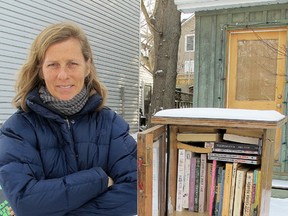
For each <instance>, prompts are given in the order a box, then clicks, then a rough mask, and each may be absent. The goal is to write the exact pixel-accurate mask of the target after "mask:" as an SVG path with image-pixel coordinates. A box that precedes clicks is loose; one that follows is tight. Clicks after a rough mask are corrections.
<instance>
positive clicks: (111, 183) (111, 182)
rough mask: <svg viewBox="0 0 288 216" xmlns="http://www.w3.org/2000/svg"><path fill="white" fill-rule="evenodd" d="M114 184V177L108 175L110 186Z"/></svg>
mask: <svg viewBox="0 0 288 216" xmlns="http://www.w3.org/2000/svg"><path fill="white" fill-rule="evenodd" d="M113 184H114V181H113V179H112V178H111V177H109V176H108V187H110V186H112V185H113Z"/></svg>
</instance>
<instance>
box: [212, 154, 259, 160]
mask: <svg viewBox="0 0 288 216" xmlns="http://www.w3.org/2000/svg"><path fill="white" fill-rule="evenodd" d="M209 156H213V157H221V158H236V159H245V160H260V159H261V156H260V155H246V154H245V155H243V154H233V153H219V152H211V153H208V157H209Z"/></svg>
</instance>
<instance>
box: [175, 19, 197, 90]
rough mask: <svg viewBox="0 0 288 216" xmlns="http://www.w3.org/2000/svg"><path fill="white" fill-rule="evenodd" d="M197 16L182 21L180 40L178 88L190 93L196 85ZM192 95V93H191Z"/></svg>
mask: <svg viewBox="0 0 288 216" xmlns="http://www.w3.org/2000/svg"><path fill="white" fill-rule="evenodd" d="M194 54H195V16H194V14H192V15H191V16H190V17H189V18H187V19H184V20H182V24H181V36H180V39H179V49H178V62H177V80H176V88H178V89H181V91H182V92H187V93H188V92H190V91H191V88H192V86H193V84H194ZM190 93H191V92H190Z"/></svg>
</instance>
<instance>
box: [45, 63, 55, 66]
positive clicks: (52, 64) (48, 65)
mask: <svg viewBox="0 0 288 216" xmlns="http://www.w3.org/2000/svg"><path fill="white" fill-rule="evenodd" d="M47 66H48V67H56V64H54V63H53V64H48V65H47Z"/></svg>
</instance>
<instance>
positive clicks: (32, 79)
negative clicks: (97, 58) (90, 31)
mask: <svg viewBox="0 0 288 216" xmlns="http://www.w3.org/2000/svg"><path fill="white" fill-rule="evenodd" d="M69 38H76V39H78V40H79V42H80V44H81V48H82V54H83V56H84V59H85V61H88V60H89V59H90V73H89V75H88V76H87V77H86V78H85V84H86V86H87V90H88V92H89V94H92V93H93V92H95V90H96V92H97V93H98V94H99V95H101V96H102V98H103V100H102V103H101V105H100V106H99V108H98V110H99V109H101V108H103V106H104V104H105V101H106V94H107V91H106V88H105V86H104V85H103V84H102V83H101V82H100V80H99V79H98V78H97V76H96V67H95V65H94V61H93V54H92V50H91V47H90V44H89V41H88V39H87V36H86V34H85V33H84V31H83V30H82V29H81V28H80V27H79V26H77V25H76V24H75V23H72V22H63V23H57V24H52V25H50V26H48V27H47V28H45V29H44V30H43V31H42V32H41V33H40V34H39V35H38V36H37V37H36V39H35V40H34V42H33V43H32V45H31V49H30V52H29V55H28V58H27V60H26V62H25V63H24V64H23V65H22V68H21V69H20V72H19V77H18V80H17V82H16V96H15V97H14V99H13V101H12V102H13V104H14V105H15V106H16V107H17V108H20V107H21V108H22V109H23V110H24V111H27V110H28V108H27V105H26V99H27V95H28V93H29V92H30V91H32V90H33V89H34V88H36V87H37V88H39V87H40V86H41V85H43V80H42V79H41V67H42V64H43V61H44V57H45V53H46V51H47V49H48V48H49V47H50V46H51V45H52V44H54V43H57V42H62V41H65V40H67V39H69Z"/></svg>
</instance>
